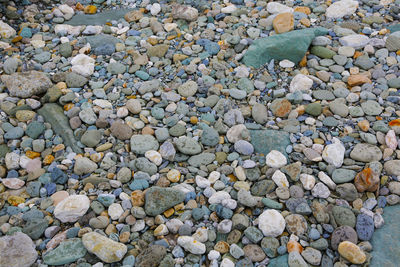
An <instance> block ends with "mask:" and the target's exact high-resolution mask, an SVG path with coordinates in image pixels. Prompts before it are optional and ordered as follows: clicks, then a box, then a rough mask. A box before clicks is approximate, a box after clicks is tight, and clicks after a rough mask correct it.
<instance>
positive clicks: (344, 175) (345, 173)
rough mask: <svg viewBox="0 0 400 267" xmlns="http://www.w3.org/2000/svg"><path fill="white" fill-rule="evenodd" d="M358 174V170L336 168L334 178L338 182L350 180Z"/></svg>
mask: <svg viewBox="0 0 400 267" xmlns="http://www.w3.org/2000/svg"><path fill="white" fill-rule="evenodd" d="M355 176H356V172H355V171H353V170H348V169H335V170H334V171H333V173H332V180H333V181H334V182H335V183H336V184H342V183H347V182H350V181H352V180H353V179H354V177H355Z"/></svg>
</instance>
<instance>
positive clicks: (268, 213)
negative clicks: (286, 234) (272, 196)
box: [258, 209, 286, 237]
mask: <svg viewBox="0 0 400 267" xmlns="http://www.w3.org/2000/svg"><path fill="white" fill-rule="evenodd" d="M285 226H286V223H285V219H284V218H283V216H282V215H281V214H280V213H279V212H278V211H276V210H274V209H267V210H265V211H264V212H263V213H261V215H260V216H259V217H258V228H259V229H260V230H261V231H262V232H263V235H264V236H269V237H276V236H279V235H281V234H282V233H283V231H284V230H285Z"/></svg>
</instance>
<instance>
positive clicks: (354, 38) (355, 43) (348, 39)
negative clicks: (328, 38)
mask: <svg viewBox="0 0 400 267" xmlns="http://www.w3.org/2000/svg"><path fill="white" fill-rule="evenodd" d="M354 2H355V1H354ZM369 41H370V40H369V37H368V36H365V35H361V34H353V35H347V36H343V37H341V38H340V39H339V42H340V44H341V45H343V46H350V47H353V48H354V49H361V48H363V47H365V46H366V45H367V44H368V43H369Z"/></svg>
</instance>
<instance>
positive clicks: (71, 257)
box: [43, 238, 87, 265]
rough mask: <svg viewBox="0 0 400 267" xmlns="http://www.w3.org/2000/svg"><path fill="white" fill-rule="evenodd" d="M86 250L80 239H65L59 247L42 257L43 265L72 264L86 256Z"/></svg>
mask: <svg viewBox="0 0 400 267" xmlns="http://www.w3.org/2000/svg"><path fill="white" fill-rule="evenodd" d="M86 252H87V250H86V248H85V247H84V246H83V243H82V240H81V239H80V238H71V239H67V240H66V241H63V242H61V243H60V245H59V246H58V247H57V248H55V249H53V250H50V251H49V252H47V253H46V254H44V255H43V260H44V263H45V264H48V265H63V264H69V263H72V262H74V261H76V260H78V259H80V258H83V257H84V256H85V255H86Z"/></svg>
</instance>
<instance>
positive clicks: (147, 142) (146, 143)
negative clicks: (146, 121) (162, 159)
mask: <svg viewBox="0 0 400 267" xmlns="http://www.w3.org/2000/svg"><path fill="white" fill-rule="evenodd" d="M130 143H131V150H132V152H134V153H137V154H144V153H146V152H147V151H149V150H157V149H158V147H159V144H158V142H157V140H156V139H155V138H154V137H153V136H152V135H133V136H132V137H131V140H130Z"/></svg>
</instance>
